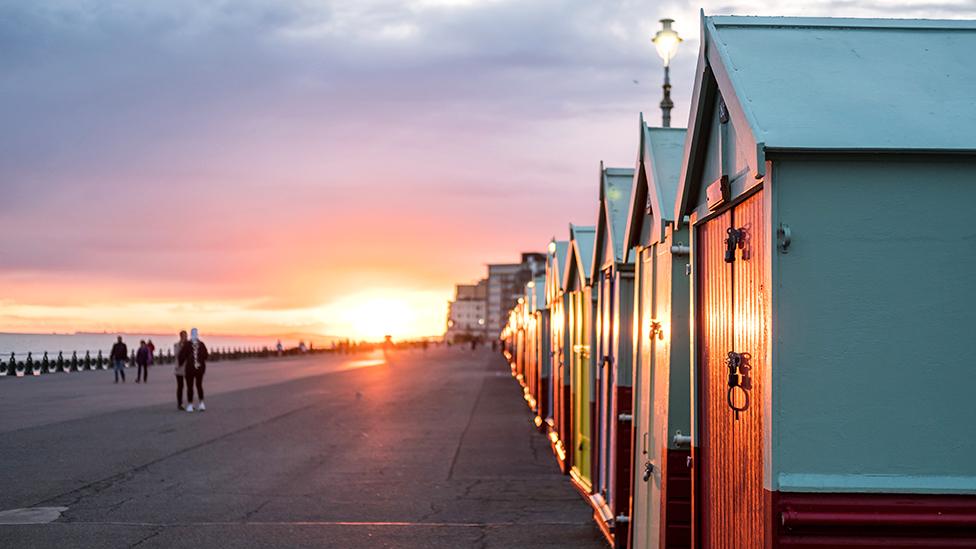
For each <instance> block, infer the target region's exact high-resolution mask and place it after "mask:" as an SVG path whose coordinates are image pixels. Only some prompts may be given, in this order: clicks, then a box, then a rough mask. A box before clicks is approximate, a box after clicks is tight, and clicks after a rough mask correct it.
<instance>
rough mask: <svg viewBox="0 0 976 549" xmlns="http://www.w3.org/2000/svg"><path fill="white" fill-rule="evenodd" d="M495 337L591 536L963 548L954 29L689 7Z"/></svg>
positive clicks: (969, 240) (962, 187)
mask: <svg viewBox="0 0 976 549" xmlns="http://www.w3.org/2000/svg"><path fill="white" fill-rule="evenodd" d="M701 33H702V34H701V42H700V43H701V46H700V52H699V57H698V66H697V72H696V78H695V86H694V90H693V93H692V99H691V108H690V117H689V120H688V126H687V129H677V128H663V127H653V126H650V125H648V124H646V123H645V121H644V119H643V118H641V119H640V122H639V128H638V131H637V132H635V135H634V137H635V138H636V139H635V140H634V144H635V148H636V161H635V164H634V167H633V168H630V167H628V168H615V167H608V166H603V165H602V164H601V166H600V171H599V177H598V180H597V181H596V182H597V183H598V185H597V189H598V200H599V207H598V209H597V211H596V212H595V213H596V215H595V216H594V218H593V219H592V220H588V221H587V223H584V224H575V223H572V224H570V225H569V228H568V231H567V232H564V233H563V234H562V235H560V236H557V237H555V238H553V239H552V241H551V242H549V243H548V255H547V264H546V271H545V275H544V276H539V277H536V278H535V279H534V280H532V281H531V282H529V283H528V284H527V285H526V287H525V294H524V296H523V297H522V298H520V299H519V303H518V305H517V306H516V307H515V308H514V309H513V310H512V311H511V313H510V315H509V321H508V324H507V325H506V327H505V328H504V330H503V332H502V333H501V339H502V348H503V350H504V353H505V356H506V357H507V358H508V360H509V362H510V364H511V368H512V373H513V375H514V376H515V377H516V378H517V379H518V381H519V382H520V383H521V385H522V387H523V393H524V396H525V400H526V402H527V403H528V405H529V406H530V408H531V409H532V410H533V411H534V413H535V423H536V425H537V427H538V428H539V430H540V431H542V432H543V433H544V434H545V435H546V436H548V438H549V440H550V442H551V446H552V450H553V453H554V455H555V459H556V461H557V462H558V463H559V466H560V468H561V469H562V471H564V472H565V473H566V474H567V475H568V478H569V480H570V481H571V482H572V483H573V485H574V486H575V487H576V488H577V489H578V490H579V492H580V493H581V494H582V495H583V497H584V498H585V499H586V501H587V502H589V504H590V505H591V506H592V508H593V512H594V518H595V520H596V523H597V524H598V525H599V527H600V529H601V531H602V532H603V534H604V535H605V537H606V539H607V541H608V542H609V543H610V544H611V545H612V546H614V547H621V548H622V547H633V548H648V547H692V546H693V547H707V548H712V547H715V548H733V549H743V548H761V547H803V548H814V547H816V548H825V547H832V548H833V547H850V548H854V547H857V548H862V547H877V546H888V547H964V546H965V547H976V23H974V22H972V21H933V20H874V19H871V20H869V19H825V18H819V19H812V18H760V17H703V18H702V29H701Z"/></svg>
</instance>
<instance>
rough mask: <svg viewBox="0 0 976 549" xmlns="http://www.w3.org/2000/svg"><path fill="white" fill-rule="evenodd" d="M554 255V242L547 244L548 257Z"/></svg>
mask: <svg viewBox="0 0 976 549" xmlns="http://www.w3.org/2000/svg"><path fill="white" fill-rule="evenodd" d="M554 253H556V243H555V242H550V243H549V255H552V254H554Z"/></svg>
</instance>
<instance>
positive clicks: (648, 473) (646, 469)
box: [644, 461, 654, 482]
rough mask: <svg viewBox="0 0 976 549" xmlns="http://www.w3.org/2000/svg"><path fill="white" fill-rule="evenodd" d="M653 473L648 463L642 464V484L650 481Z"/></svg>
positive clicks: (652, 467)
mask: <svg viewBox="0 0 976 549" xmlns="http://www.w3.org/2000/svg"><path fill="white" fill-rule="evenodd" d="M653 473H654V466H653V465H651V462H650V461H648V462H646V463H644V482H647V481H649V480H651V475H652V474H653Z"/></svg>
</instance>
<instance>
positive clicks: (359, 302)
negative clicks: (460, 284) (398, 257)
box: [322, 289, 449, 341]
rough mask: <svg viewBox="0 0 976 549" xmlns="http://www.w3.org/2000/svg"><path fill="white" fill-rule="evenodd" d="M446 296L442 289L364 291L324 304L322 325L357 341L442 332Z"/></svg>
mask: <svg viewBox="0 0 976 549" xmlns="http://www.w3.org/2000/svg"><path fill="white" fill-rule="evenodd" d="M448 297H449V296H447V295H444V294H442V293H441V292H425V291H415V292H405V291H403V290H396V289H374V290H366V291H363V292H360V293H357V294H353V295H350V296H347V297H344V298H342V299H339V300H337V301H336V302H334V303H332V304H330V305H329V306H327V307H324V308H323V310H322V324H324V325H325V326H326V327H327V330H328V331H329V333H341V334H349V337H350V338H352V339H356V340H370V341H375V340H379V339H382V338H383V337H384V336H386V335H391V336H393V339H395V340H397V339H410V338H417V337H423V336H430V335H437V334H440V333H442V332H443V331H444V314H443V308H444V303H445V301H446V300H447V298H448Z"/></svg>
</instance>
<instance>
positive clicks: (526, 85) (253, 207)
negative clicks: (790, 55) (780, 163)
mask: <svg viewBox="0 0 976 549" xmlns="http://www.w3.org/2000/svg"><path fill="white" fill-rule="evenodd" d="M284 4H286V3H285V2H277V1H272V0H266V1H258V0H251V1H243V2H229V1H208V0H147V1H139V2H132V1H88V2H85V1H81V2H71V3H67V2H61V1H49V0H30V1H22V0H5V1H0V121H2V124H3V131H0V191H2V194H0V331H7V332H42V333H44V332H52V331H58V332H65V331H69V332H71V331H75V330H87V331H93V330H97V331H101V330H109V331H115V330H125V331H132V332H135V331H172V330H173V329H175V328H178V327H185V326H187V325H188V324H189V323H193V324H194V325H197V326H199V327H200V328H201V330H204V331H206V332H210V333H222V334H248V335H258V334H280V333H290V332H302V333H316V334H330V335H338V336H351V337H380V336H382V335H383V334H384V333H393V334H394V335H395V336H396V337H400V338H403V337H411V336H418V335H428V334H439V333H441V332H442V331H443V329H444V317H445V303H446V300H447V299H449V298H450V297H451V293H452V287H453V284H454V283H456V282H467V281H473V280H475V279H477V278H479V277H482V276H484V265H485V264H486V263H488V262H506V261H514V260H516V259H517V258H518V253H519V252H521V251H542V250H544V248H545V244H546V241H547V240H548V238H549V237H551V236H553V235H557V236H560V237H565V235H566V232H567V223H568V222H570V221H573V222H577V223H592V222H593V221H594V219H595V213H596V200H597V187H596V183H597V173H598V166H599V162H600V160H605V161H606V162H608V164H610V165H622V166H632V165H633V163H634V159H635V155H636V152H637V151H636V147H637V143H636V140H637V136H638V134H637V115H638V112H640V111H645V112H646V113H648V118H649V119H651V120H654V121H656V120H658V117H659V111H658V109H657V103H658V101H659V100H660V87H659V86H660V80H661V64H660V60H659V59H658V58H657V56H656V54H655V53H654V49H653V47H652V45H651V44H650V42H649V38H650V37H651V36H652V35H653V33H654V32H655V31H656V30H657V29H658V28H659V24H658V23H657V20H658V19H660V18H661V17H672V18H674V19H675V20H676V23H675V25H674V27H675V28H676V29H677V30H678V31H679V32H680V33H681V35H682V36H683V37H684V38H685V42H684V43H683V44H682V47H681V49H680V50H679V52H678V56H677V58H676V59H675V60H674V61H673V62H672V63H673V84H674V100H675V103H676V108H675V112H674V121H675V124H674V125H676V126H681V125H684V121H685V120H687V108H688V95H689V94H690V91H691V80H692V77H693V71H694V64H695V59H696V55H697V49H698V36H697V35H698V25H699V21H698V9H699V8H700V7H702V8H704V9H705V11H706V12H707V13H715V14H720V13H721V14H729V13H736V14H756V15H833V16H883V17H928V18H952V17H969V18H973V17H976V4H974V3H973V2H971V1H962V0H940V1H939V2H933V3H930V4H924V3H914V5H913V6H909V5H907V4H905V3H902V2H897V1H881V2H852V1H849V0H833V1H827V2H803V1H801V2H785V1H774V2H766V1H764V2H758V1H757V2H753V3H736V2H732V3H728V2H717V1H711V0H709V1H707V2H704V3H698V2H696V3H691V2H636V1H626V0H624V1H619V2H614V1H593V0H566V1H546V0H541V1H525V0H522V1H515V0H513V1H503V0H482V1H478V0H469V1H464V0H415V1H402V2H394V1H383V0H370V1H365V0H343V1H334V2H327V1H318V2H316V1H305V2H293V3H287V6H285V5H284ZM377 318H378V319H379V320H377Z"/></svg>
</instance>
